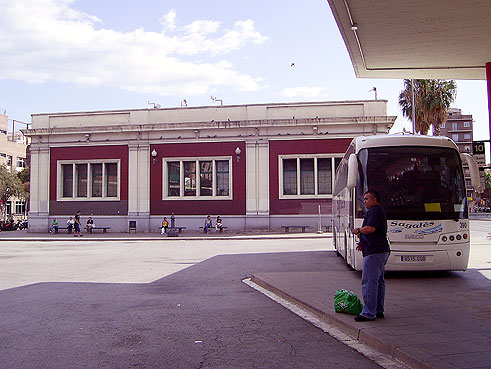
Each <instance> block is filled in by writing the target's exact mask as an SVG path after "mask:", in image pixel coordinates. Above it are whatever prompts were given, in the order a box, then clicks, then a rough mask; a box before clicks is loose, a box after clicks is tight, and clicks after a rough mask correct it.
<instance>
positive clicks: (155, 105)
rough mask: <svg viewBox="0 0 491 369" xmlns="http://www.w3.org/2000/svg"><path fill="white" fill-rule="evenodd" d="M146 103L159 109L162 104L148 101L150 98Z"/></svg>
mask: <svg viewBox="0 0 491 369" xmlns="http://www.w3.org/2000/svg"><path fill="white" fill-rule="evenodd" d="M148 105H153V108H154V109H160V108H161V107H162V106H160V104H157V103H154V102H150V100H149V101H148Z"/></svg>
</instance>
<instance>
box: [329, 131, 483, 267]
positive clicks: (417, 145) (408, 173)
mask: <svg viewBox="0 0 491 369" xmlns="http://www.w3.org/2000/svg"><path fill="white" fill-rule="evenodd" d="M462 161H465V162H466V163H467V165H468V167H469V171H470V175H471V181H472V186H473V187H474V188H475V189H476V190H480V188H479V171H478V168H477V165H476V163H475V161H474V159H473V158H472V157H471V156H470V155H468V154H460V153H459V151H458V148H457V146H456V145H455V143H454V142H453V141H452V140H450V139H449V138H447V137H431V136H420V135H410V134H397V135H375V136H367V137H356V138H355V139H353V141H352V142H351V144H350V146H349V148H348V150H347V151H346V153H345V155H344V157H343V159H342V161H341V163H340V164H339V166H338V168H337V171H336V181H335V186H334V194H333V242H334V247H335V248H336V252H337V254H338V255H339V256H342V257H344V259H345V260H346V264H347V265H348V267H349V268H350V269H354V270H362V258H363V257H362V254H361V252H360V251H356V241H357V237H356V236H355V235H353V233H352V232H351V229H352V228H354V227H361V224H362V222H363V218H364V216H365V213H366V209H365V207H364V204H363V194H364V193H365V192H366V191H367V190H368V189H371V190H376V191H378V192H379V193H380V197H381V198H380V203H381V204H382V206H383V207H384V209H385V212H386V214H387V236H388V239H389V242H390V248H391V254H390V256H389V260H388V261H387V265H386V270H399V271H404V270H466V269H467V264H468V261H469V247H470V237H469V236H470V235H469V215H468V206H467V195H466V189H465V182H464V175H463V171H462Z"/></svg>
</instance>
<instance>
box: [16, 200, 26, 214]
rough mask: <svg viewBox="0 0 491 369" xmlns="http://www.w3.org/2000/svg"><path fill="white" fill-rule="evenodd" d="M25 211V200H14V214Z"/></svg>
mask: <svg viewBox="0 0 491 369" xmlns="http://www.w3.org/2000/svg"><path fill="white" fill-rule="evenodd" d="M25 212H26V202H25V201H16V202H15V214H25Z"/></svg>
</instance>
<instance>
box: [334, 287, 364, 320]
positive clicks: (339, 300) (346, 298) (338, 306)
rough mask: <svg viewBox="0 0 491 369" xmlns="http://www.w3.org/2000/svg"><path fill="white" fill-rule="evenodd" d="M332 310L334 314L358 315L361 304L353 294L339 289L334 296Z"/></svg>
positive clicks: (361, 307)
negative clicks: (334, 311)
mask: <svg viewBox="0 0 491 369" xmlns="http://www.w3.org/2000/svg"><path fill="white" fill-rule="evenodd" d="M334 309H335V310H336V313H346V314H352V315H360V313H361V311H362V310H363V304H362V303H361V301H360V299H359V298H358V296H356V294H355V293H354V292H351V291H347V290H343V289H340V290H337V291H336V294H335V295H334Z"/></svg>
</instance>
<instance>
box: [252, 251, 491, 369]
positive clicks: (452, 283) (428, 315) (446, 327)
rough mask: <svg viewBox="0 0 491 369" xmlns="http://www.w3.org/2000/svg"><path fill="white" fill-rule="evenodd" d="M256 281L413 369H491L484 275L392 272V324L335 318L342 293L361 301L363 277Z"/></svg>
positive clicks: (336, 273) (282, 276) (490, 311)
mask: <svg viewBox="0 0 491 369" xmlns="http://www.w3.org/2000/svg"><path fill="white" fill-rule="evenodd" d="M339 263H344V261H343V260H342V259H339ZM252 281H253V282H254V283H256V284H258V285H260V286H261V287H263V288H266V289H267V290H269V291H271V292H273V293H275V294H277V295H279V296H281V297H283V298H285V299H287V300H289V301H290V302H293V303H295V304H297V305H300V306H302V307H304V308H306V309H307V310H309V311H311V312H312V313H314V314H315V315H317V316H318V317H320V318H321V319H323V320H325V321H327V322H329V323H330V324H332V325H334V326H336V327H337V328H339V329H340V330H342V331H343V332H344V333H346V334H348V335H350V336H351V337H353V338H355V339H358V340H360V341H361V342H363V343H365V344H367V345H369V346H371V347H373V348H375V349H376V350H378V351H380V352H383V353H385V354H388V355H390V356H392V357H394V358H396V359H398V360H399V361H401V362H403V363H404V364H406V365H407V366H409V367H411V368H424V369H428V368H438V369H457V368H459V369H462V368H491V304H490V302H491V282H490V281H489V280H488V279H487V278H485V277H484V276H482V275H481V274H480V273H479V271H478V270H472V269H470V270H468V271H467V272H464V273H462V272H454V273H450V272H448V273H438V272H433V273H424V274H422V273H417V274H414V273H413V274H409V273H391V274H389V275H388V276H387V278H386V281H387V292H386V303H385V309H386V312H385V316H386V318H385V319H378V320H376V321H373V322H363V323H357V322H355V321H354V320H353V316H352V315H347V314H339V313H335V311H334V300H333V296H334V293H335V292H336V290H337V289H338V288H345V289H348V290H351V291H354V292H355V293H356V294H357V295H358V296H361V274H360V273H358V272H349V271H347V270H346V271H343V270H339V269H338V270H331V271H325V270H323V271H310V272H288V271H285V272H279V273H258V274H255V275H253V276H252Z"/></svg>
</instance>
